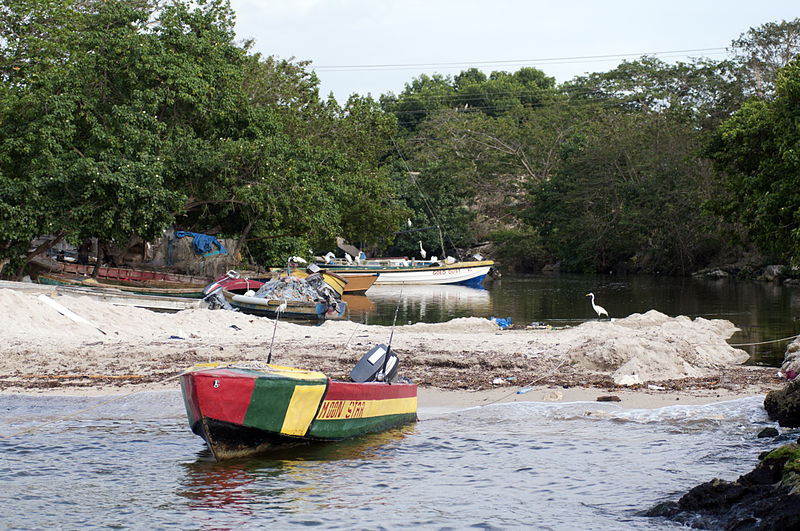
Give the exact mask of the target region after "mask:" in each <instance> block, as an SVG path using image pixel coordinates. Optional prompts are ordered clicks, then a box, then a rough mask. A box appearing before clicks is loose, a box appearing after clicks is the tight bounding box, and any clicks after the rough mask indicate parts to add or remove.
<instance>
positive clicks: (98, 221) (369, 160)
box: [0, 0, 800, 277]
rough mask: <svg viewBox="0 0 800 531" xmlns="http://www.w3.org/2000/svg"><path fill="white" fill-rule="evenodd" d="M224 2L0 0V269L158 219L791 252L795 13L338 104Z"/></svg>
mask: <svg viewBox="0 0 800 531" xmlns="http://www.w3.org/2000/svg"><path fill="white" fill-rule="evenodd" d="M234 17H235V13H233V12H232V11H231V9H230V7H229V5H228V4H227V2H225V1H223V0H201V1H196V2H191V3H190V2H183V1H178V0H169V1H167V2H154V1H152V0H127V1H119V0H116V1H114V0H109V1H99V0H88V1H81V2H75V1H73V0H10V1H8V2H6V3H5V5H4V7H3V8H0V263H2V264H4V265H5V266H6V267H5V268H4V269H2V276H5V277H13V276H19V275H21V274H23V273H24V271H25V266H26V264H27V263H28V262H29V261H30V260H31V259H32V258H33V257H34V255H36V254H37V253H43V252H46V251H47V246H50V245H52V242H53V241H54V240H50V241H49V242H48V243H46V244H45V245H44V246H43V247H40V248H37V249H31V247H30V242H31V241H33V240H34V239H35V238H36V237H38V236H41V235H43V234H49V235H53V236H54V239H55V240H60V239H63V240H66V241H68V242H70V243H73V244H76V245H77V244H78V243H80V242H82V241H84V240H85V239H86V238H90V237H93V238H98V239H99V240H100V241H102V242H107V243H115V244H116V246H117V247H118V248H119V249H120V251H121V252H122V251H124V248H125V247H126V245H127V243H128V242H131V241H133V240H132V237H138V238H141V239H144V240H150V239H153V238H155V237H157V236H159V235H161V234H163V231H164V230H165V228H167V227H169V226H175V227H176V228H179V229H182V230H190V231H194V232H204V233H209V234H214V235H217V236H221V237H231V238H235V239H236V240H237V241H238V242H239V249H237V250H236V251H239V252H240V253H241V255H242V256H243V257H244V258H245V260H247V261H250V262H255V263H258V264H262V265H271V264H277V263H281V262H282V261H283V260H284V259H285V257H286V256H288V255H290V254H292V255H301V256H308V255H309V254H311V253H312V252H313V253H316V252H320V253H324V252H326V251H328V250H331V249H333V248H335V241H336V237H337V236H342V237H344V238H345V239H347V240H349V241H350V242H353V243H357V244H358V245H359V246H361V247H362V248H365V249H369V250H371V251H372V252H374V253H386V254H395V255H398V254H405V255H412V256H419V254H420V250H419V247H420V246H423V247H424V248H425V249H428V253H429V256H430V255H431V254H441V252H442V250H441V247H442V244H444V247H445V248H446V249H445V250H444V252H446V253H447V254H459V253H461V254H464V255H465V257H466V255H467V254H471V252H474V251H479V252H481V253H483V254H485V255H488V256H491V257H493V258H496V259H499V260H500V261H501V262H502V263H503V264H504V265H505V266H506V267H509V268H514V269H517V270H520V271H534V270H537V269H539V268H542V267H544V266H553V265H558V266H559V267H560V268H561V270H564V271H573V272H625V271H635V272H657V273H665V274H689V273H692V272H695V271H697V270H700V269H702V268H704V267H708V266H710V265H720V264H736V266H735V267H736V268H739V269H746V268H747V267H751V268H752V267H757V266H758V265H763V264H766V263H783V264H787V265H791V266H793V265H797V262H798V260H800V243H798V242H800V192H799V191H798V190H800V186H798V184H800V183H798V182H797V180H798V176H800V167H799V166H800V160H799V159H798V158H797V153H796V152H797V150H798V144H799V143H800V130H799V129H798V126H797V117H798V116H799V115H800V60H798V52H799V51H800V19H796V20H794V21H789V22H786V21H781V22H775V23H770V24H765V25H763V26H759V27H755V28H752V29H751V30H749V31H748V32H746V33H745V34H743V35H741V36H739V37H738V38H736V36H732V38H736V40H734V41H733V42H732V45H731V48H730V51H731V53H730V56H729V57H727V58H725V59H723V60H710V59H707V58H698V59H695V60H693V61H690V62H686V63H674V64H668V63H664V62H662V61H660V60H659V59H657V58H654V57H642V58H640V59H638V60H635V61H630V62H623V63H622V64H620V65H619V66H617V67H616V68H615V69H613V70H610V71H608V72H599V73H593V74H590V75H586V76H581V77H577V78H575V79H573V80H571V81H569V82H566V83H563V84H560V85H558V84H556V82H555V80H554V79H553V78H552V77H549V76H547V74H546V73H545V72H543V71H541V70H538V69H535V68H529V67H526V68H521V69H519V70H517V71H516V72H503V71H497V72H492V73H490V74H485V73H483V72H482V71H480V70H478V69H476V68H472V69H467V70H465V71H463V72H461V73H460V74H458V75H455V76H452V77H451V76H438V75H434V76H428V75H420V76H417V77H414V78H412V79H411V80H410V81H409V82H408V84H407V85H406V88H405V90H404V91H403V92H401V93H400V94H392V93H387V94H384V95H382V96H380V98H378V100H374V99H372V98H371V97H370V96H362V95H352V96H351V97H350V98H349V99H348V101H347V102H344V103H342V104H340V103H338V102H337V101H336V100H334V99H333V98H332V97H327V98H325V97H322V96H321V95H320V94H319V81H318V79H317V77H316V76H315V74H314V72H313V69H312V66H311V64H310V63H308V62H304V61H295V60H291V59H289V60H287V59H280V58H277V57H271V56H262V55H260V54H258V53H254V52H253V51H252V43H250V42H239V41H237V38H236V35H235V34H234V31H233V26H234V20H235V18H234ZM408 221H410V222H411V226H410V227H409V226H408ZM436 227H440V228H441V229H442V230H441V232H440V231H439V230H436ZM428 228H430V229H428ZM420 229H428V230H420ZM440 234H441V235H443V236H440ZM467 250H469V252H467ZM753 257H756V258H753Z"/></svg>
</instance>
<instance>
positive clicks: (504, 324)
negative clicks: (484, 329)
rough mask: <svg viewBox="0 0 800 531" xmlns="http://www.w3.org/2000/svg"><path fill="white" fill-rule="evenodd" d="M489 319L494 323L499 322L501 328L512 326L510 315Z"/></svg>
mask: <svg viewBox="0 0 800 531" xmlns="http://www.w3.org/2000/svg"><path fill="white" fill-rule="evenodd" d="M489 320H490V321H492V322H494V323H497V326H499V327H500V329H501V330H505V329H506V328H508V327H509V326H511V317H509V318H508V319H503V318H500V317H492V318H491V319H489Z"/></svg>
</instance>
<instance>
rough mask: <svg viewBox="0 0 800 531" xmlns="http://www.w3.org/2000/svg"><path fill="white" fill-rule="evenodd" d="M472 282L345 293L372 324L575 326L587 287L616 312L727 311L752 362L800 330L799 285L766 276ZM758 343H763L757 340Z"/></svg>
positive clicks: (766, 358) (779, 353)
mask: <svg viewBox="0 0 800 531" xmlns="http://www.w3.org/2000/svg"><path fill="white" fill-rule="evenodd" d="M483 286H484V288H483V289H475V288H470V287H466V286H410V285H409V286H402V289H401V287H400V286H372V287H371V288H370V289H369V290H368V291H367V293H366V295H362V296H346V297H345V299H346V300H347V302H348V306H349V308H348V311H347V313H346V316H347V317H348V318H349V319H351V320H353V321H358V322H363V323H367V324H383V325H391V324H392V323H393V322H394V316H395V311H396V312H397V324H398V325H401V324H407V323H416V322H441V321H447V320H449V319H453V318H456V317H469V316H477V317H486V318H490V317H498V318H503V319H507V318H511V322H512V323H513V324H514V325H515V326H526V325H530V324H532V323H542V324H546V325H551V326H553V327H559V326H575V325H578V324H580V323H582V322H584V321H586V320H588V319H596V318H597V315H596V314H595V313H594V311H593V310H592V307H591V302H590V299H589V297H586V294H587V293H589V292H592V293H594V294H595V297H596V303H597V304H599V305H601V306H603V307H604V308H605V309H606V310H607V311H608V313H609V315H610V316H611V317H612V318H620V317H627V316H628V315H630V314H632V313H644V312H647V311H648V310H657V311H659V312H661V313H664V314H666V315H670V316H673V317H674V316H678V315H686V316H688V317H691V318H696V317H704V318H706V319H726V320H728V321H731V322H732V323H733V324H734V325H736V326H737V327H738V328H739V329H740V332H737V333H736V334H735V335H734V336H733V337H732V338H731V339H730V340H729V343H731V344H735V345H742V346H741V347H740V348H742V349H743V350H745V351H746V352H748V353H749V354H750V356H751V358H750V361H749V362H748V363H750V364H754V365H768V366H779V365H780V364H781V362H782V361H783V355H784V352H785V350H786V346H787V344H788V343H789V341H788V340H785V341H775V340H778V339H783V338H787V337H792V336H795V335H797V334H798V333H800V319H798V318H800V288H798V287H789V286H781V285H777V284H774V283H768V282H760V281H737V280H734V279H730V278H728V279H719V280H709V279H699V278H674V277H656V276H638V275H637V276H633V275H631V276H626V277H614V276H605V277H604V276H590V275H537V276H524V277H523V276H517V277H510V276H509V277H503V278H500V279H497V280H485V281H484V284H483ZM753 343H760V344H757V345H752V344H753Z"/></svg>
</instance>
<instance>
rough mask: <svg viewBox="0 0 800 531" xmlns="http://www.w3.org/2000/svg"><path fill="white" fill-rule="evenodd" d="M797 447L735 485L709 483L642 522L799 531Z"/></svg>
mask: <svg viewBox="0 0 800 531" xmlns="http://www.w3.org/2000/svg"><path fill="white" fill-rule="evenodd" d="M798 460H800V445H798V444H794V443H793V444H787V445H785V446H781V447H780V448H777V449H776V450H773V451H771V452H769V453H767V454H766V455H765V456H763V457H762V458H761V461H760V462H759V463H758V465H756V468H755V469H753V471H752V472H749V473H747V474H745V475H743V476H741V477H739V479H737V480H736V481H733V482H729V481H722V480H719V479H714V480H711V481H709V482H707V483H703V484H702V485H698V486H697V487H695V488H693V489H692V490H690V491H689V492H688V493H686V494H685V495H684V496H683V497H681V499H680V500H678V501H677V502H673V501H668V502H664V503H661V504H659V505H657V506H655V507H653V508H652V509H650V510H648V511H646V512H644V513H643V514H642V516H650V517H663V518H667V519H669V520H673V521H675V522H680V523H682V524H684V525H690V526H692V527H698V528H702V529H800V493H798V491H799V490H800V462H799V461H798Z"/></svg>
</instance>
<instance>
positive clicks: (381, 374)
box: [350, 345, 398, 383]
mask: <svg viewBox="0 0 800 531" xmlns="http://www.w3.org/2000/svg"><path fill="white" fill-rule="evenodd" d="M397 362H398V360H397V354H395V353H394V352H392V350H391V349H390V348H389V347H387V346H386V345H378V346H377V347H373V348H372V350H370V351H369V352H367V353H366V354H364V357H362V358H361V359H360V360H358V363H356V366H355V367H353V370H352V371H350V379H351V380H352V381H354V382H358V383H363V382H396V381H397V365H398V363H397ZM384 367H385V370H384Z"/></svg>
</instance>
